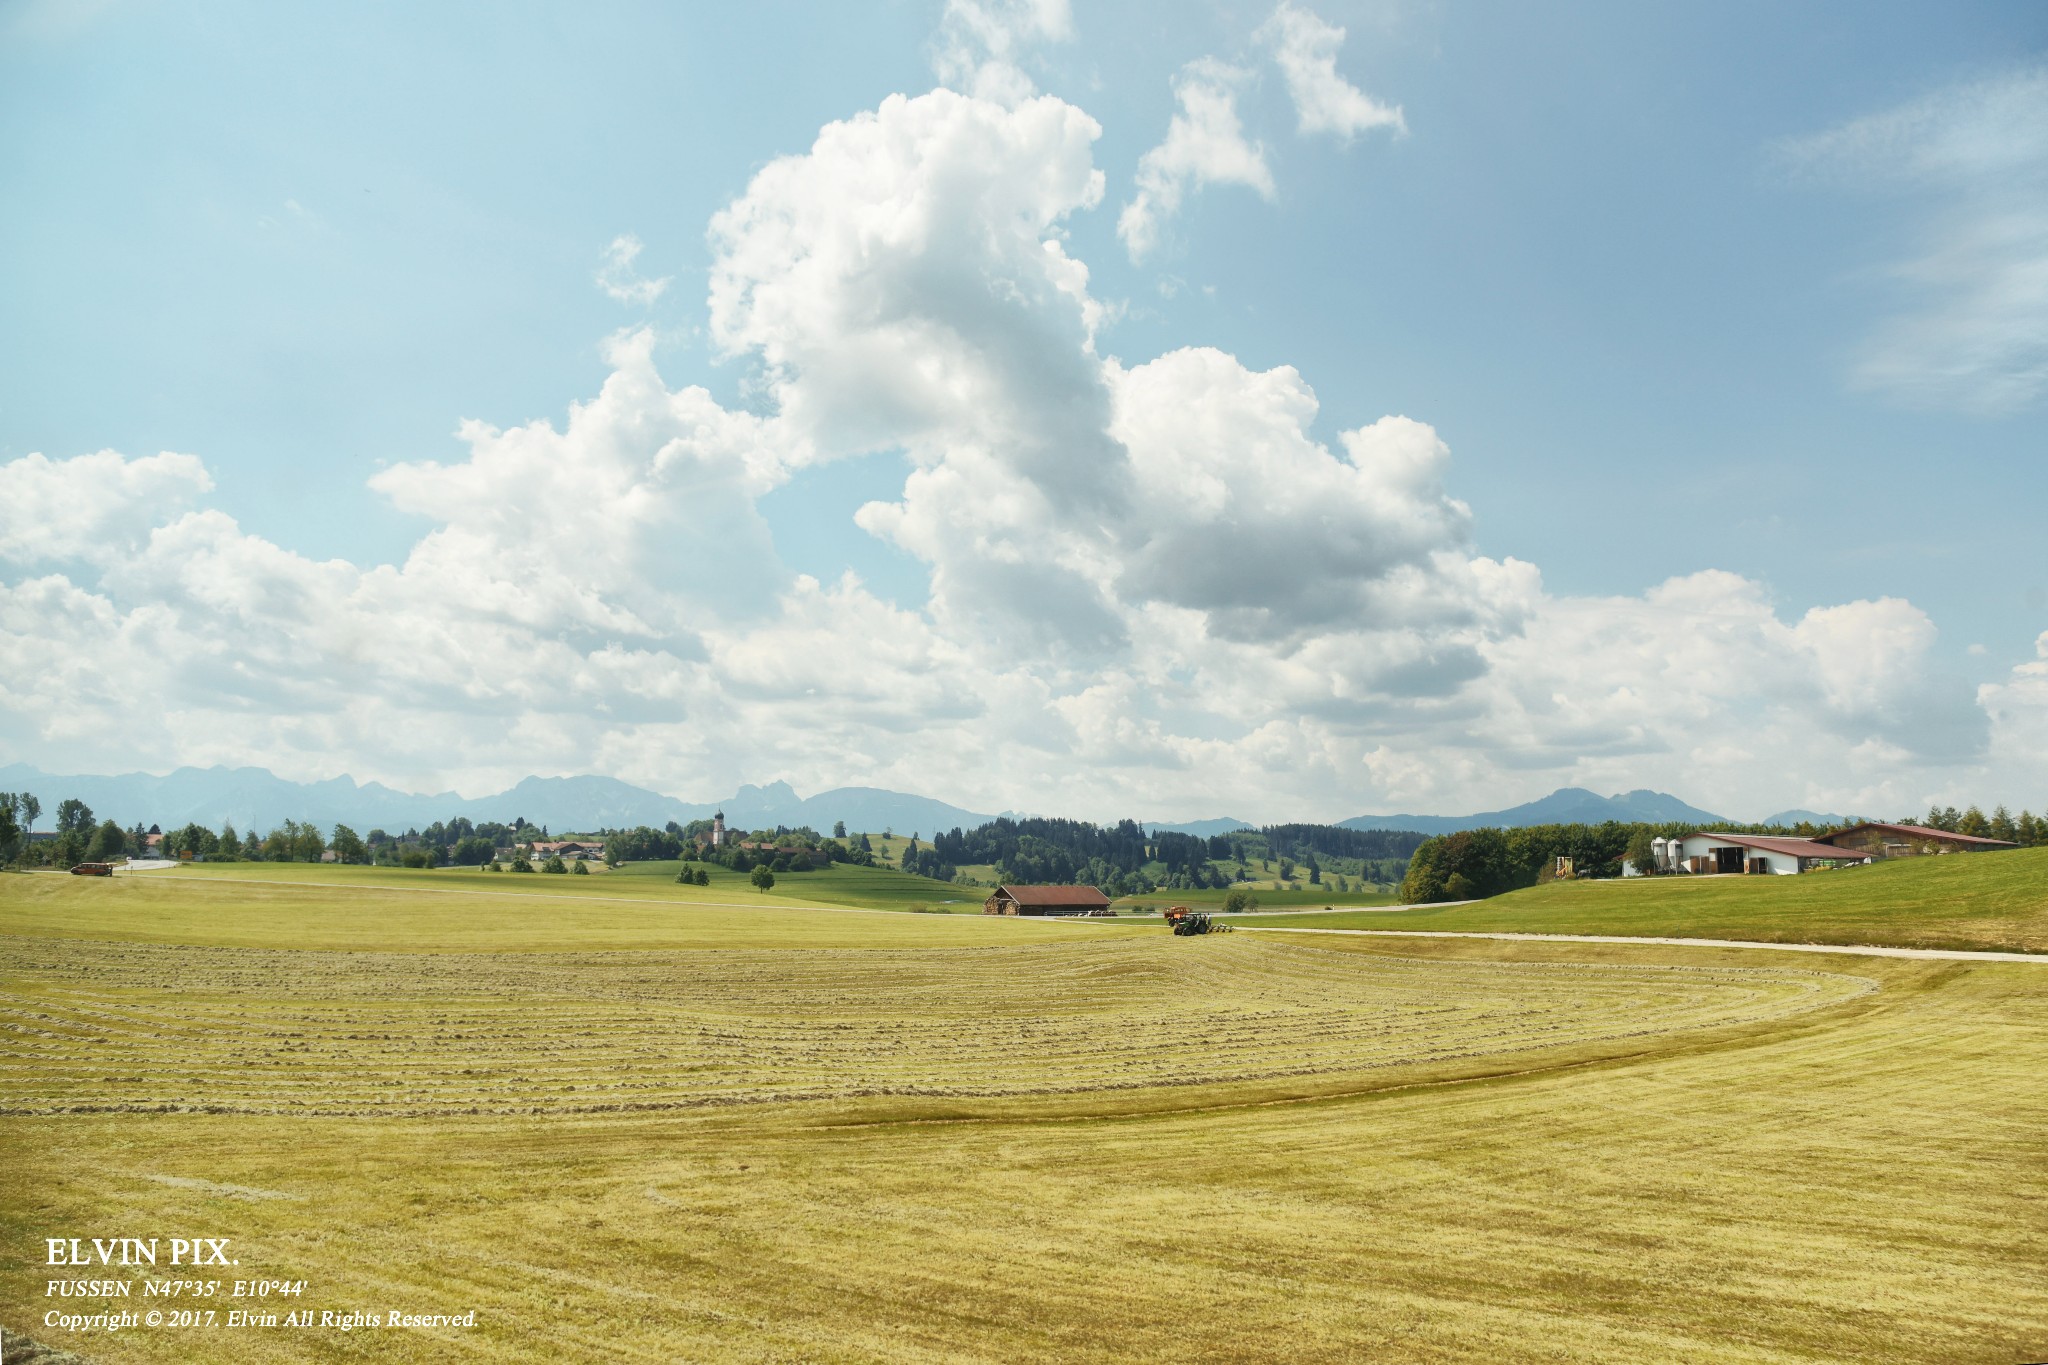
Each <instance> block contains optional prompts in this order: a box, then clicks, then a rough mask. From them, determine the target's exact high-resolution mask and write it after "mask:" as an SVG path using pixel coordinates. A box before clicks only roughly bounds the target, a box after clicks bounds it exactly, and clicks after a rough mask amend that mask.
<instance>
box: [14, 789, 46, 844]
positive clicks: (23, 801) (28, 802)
mask: <svg viewBox="0 0 2048 1365" xmlns="http://www.w3.org/2000/svg"><path fill="white" fill-rule="evenodd" d="M14 808H15V811H16V812H17V813H18V814H19V815H20V817H21V832H22V833H23V834H32V833H34V832H35V828H36V817H37V816H38V815H41V814H42V813H43V803H42V802H41V801H38V800H37V799H36V794H35V793H34V792H22V793H20V794H19V795H17V796H16V797H15V798H14Z"/></svg>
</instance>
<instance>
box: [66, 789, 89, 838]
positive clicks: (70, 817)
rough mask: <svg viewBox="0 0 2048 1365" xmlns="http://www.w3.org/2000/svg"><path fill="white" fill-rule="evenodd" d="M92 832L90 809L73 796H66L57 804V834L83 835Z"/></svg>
mask: <svg viewBox="0 0 2048 1365" xmlns="http://www.w3.org/2000/svg"><path fill="white" fill-rule="evenodd" d="M91 831H92V807H91V806H88V805H86V804H85V802H83V801H80V800H79V799H78V798H77V797H75V796H68V797H66V798H64V800H62V801H60V802H58V803H57V832H58V833H59V834H85V835H89V834H90V833H91Z"/></svg>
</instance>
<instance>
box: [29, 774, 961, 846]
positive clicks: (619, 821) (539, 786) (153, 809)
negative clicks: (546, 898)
mask: <svg viewBox="0 0 2048 1365" xmlns="http://www.w3.org/2000/svg"><path fill="white" fill-rule="evenodd" d="M0 791H30V792H34V793H35V795H36V797H37V799H38V800H40V801H41V802H42V806H43V814H42V818H41V819H40V820H39V821H38V822H37V825H38V827H39V828H45V829H47V828H49V827H50V825H51V823H52V821H53V819H54V817H55V815H56V812H57V803H58V802H59V801H61V800H64V799H65V798H67V797H76V798H78V799H79V800H81V801H83V802H85V804H86V805H88V806H91V807H92V809H93V814H94V816H95V817H96V818H98V819H101V820H107V819H111V820H114V821H116V822H118V823H120V824H122V825H132V824H134V823H135V822H137V821H142V822H143V823H145V824H154V825H160V826H161V827H163V828H164V829H175V828H177V827H178V826H180V825H186V824H190V823H192V822H194V821H197V822H198V823H200V824H202V825H206V826H208V827H209V828H215V829H217V828H219V827H220V825H221V824H222V823H223V822H226V821H233V822H234V824H235V826H236V828H238V829H243V830H247V829H252V828H255V827H257V826H259V825H260V826H261V827H263V828H265V829H269V828H271V827H272V826H274V825H276V824H278V823H279V822H281V821H283V820H285V819H287V818H289V819H293V820H310V821H311V822H313V823H314V824H316V825H323V826H324V825H333V824H337V823H339V824H346V825H352V826H354V827H355V829H356V831H357V832H358V833H363V832H366V831H368V830H371V829H377V828H381V829H388V830H391V831H393V832H396V831H399V830H405V829H418V828H421V827H424V826H426V825H430V824H432V823H434V822H435V821H436V820H450V819H453V818H455V817H456V816H462V817H464V818H465V819H468V820H470V821H472V822H481V821H484V820H498V821H503V822H506V823H510V822H511V821H512V820H514V819H516V818H518V817H520V816H524V817H525V818H526V819H527V820H528V821H529V822H531V823H532V824H536V825H546V826H547V827H548V828H550V829H552V830H554V831H556V832H558V833H559V832H562V831H568V830H576V831H587V830H594V829H617V828H621V827H630V826H633V825H652V826H654V827H655V828H657V829H659V828H660V827H661V826H663V825H665V824H667V823H668V822H669V821H671V820H674V821H676V822H677V823H679V824H688V823H689V822H690V821H692V820H706V819H709V818H710V817H711V816H712V814H713V813H715V812H717V811H721V810H722V811H724V812H725V818H726V820H727V822H728V823H730V824H732V825H733V826H734V827H736V828H740V829H760V828H764V827H768V826H773V825H792V826H794V825H810V826H811V827H812V828H814V829H818V830H821V831H823V830H829V829H831V828H832V825H833V823H834V822H835V821H839V820H844V821H845V822H846V825H847V828H849V829H856V830H868V831H880V830H884V829H893V830H896V831H898V832H900V833H905V834H908V833H910V832H912V831H916V832H919V833H922V834H924V835H925V836H926V837H927V838H929V837H930V836H931V834H932V833H933V832H934V831H936V830H941V829H950V828H952V827H953V826H955V825H959V826H961V827H962V828H969V829H971V828H972V827H974V826H975V825H980V824H986V823H987V822H988V821H989V820H991V819H993V818H994V817H993V816H989V815H983V814H980V813H978V812H975V811H970V810H963V809H961V808H960V807H959V806H952V805H948V804H947V803H945V802H944V801H934V800H932V799H931V798H930V797H925V796H910V795H906V794H904V793H902V792H892V791H883V790H881V789H880V788H877V787H840V788H838V789H836V790H834V791H828V792H820V793H819V794H818V795H816V796H811V797H800V796H798V795H797V794H796V791H795V790H794V789H793V788H792V787H791V786H790V785H789V784H788V783H787V782H771V783H769V784H768V785H767V786H765V787H756V786H751V785H749V786H743V787H741V788H740V789H739V790H738V791H736V792H734V793H733V794H732V795H731V796H730V797H728V798H727V799H726V800H724V801H704V802H690V801H680V800H677V799H676V798H675V797H673V796H664V795H662V794H661V793H660V792H656V791H649V790H648V789H647V788H645V787H636V786H634V785H632V784H631V783H630V782H621V781H619V780H618V779H617V778H613V777H529V778H526V779H524V780H522V781H521V782H519V783H518V784H517V785H516V786H513V787H510V788H508V789H507V790H505V791H502V792H498V793H497V794H495V795H492V796H479V797H473V798H472V797H464V796H458V795H457V794H456V793H454V792H439V793H435V794H432V795H426V794H421V793H415V792H402V791H398V790H396V789H394V788H391V787H387V786H385V785H383V784H382V783H379V782H365V783H358V782H356V781H355V779H353V778H350V777H336V778H330V779H328V780H327V781H324V782H292V781H289V780H287V779H285V778H282V777H278V776H277V775H276V774H274V773H272V772H270V771H269V770H268V769H264V768H224V767H214V768H179V769H177V770H176V771H174V772H171V773H168V774H166V775H164V776H162V777H158V776H154V775H152V774H150V773H124V774H122V775H120V776H118V777H95V776H88V775H73V776H62V775H56V774H51V773H46V772H43V771H41V770H40V769H38V768H34V767H31V766H30V765H28V764H26V763H11V764H9V765H7V766H6V767H4V768H0Z"/></svg>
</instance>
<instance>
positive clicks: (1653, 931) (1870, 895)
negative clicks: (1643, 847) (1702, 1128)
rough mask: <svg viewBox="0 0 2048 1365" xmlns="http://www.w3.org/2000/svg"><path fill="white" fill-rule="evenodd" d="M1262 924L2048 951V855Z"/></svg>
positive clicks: (1610, 887) (1552, 894)
mask: <svg viewBox="0 0 2048 1365" xmlns="http://www.w3.org/2000/svg"><path fill="white" fill-rule="evenodd" d="M1258 922H1259V923H1261V924H1290V923H1292V924H1298V925H1302V926H1313V927H1315V928H1321V929H1334V928H1344V927H1349V928H1358V929H1401V928H1409V929H1454V930H1455V929H1463V930H1471V931H1475V932H1500V931H1510V932H1530V933H1555V934H1629V935H1636V936H1642V937H1675V938H1719V939H1750V940H1756V941H1761V942H1766V943H1879V944H1886V945H1889V946H1892V947H1900V948H1950V949H1955V948H1962V949H1989V950H1992V951H2004V952H2048V848H2022V849H2012V850H2007V851H2003V852H1997V853H1973V854H1957V855H1949V856H1946V857H1927V858H1902V859H1898V860H1896V861H1893V862H1887V863H1879V864H1877V865H1875V866H1872V867H1856V868H1844V869H1839V870H1836V871H1832V872H1810V873H1807V874H1805V875H1803V876H1797V877H1688V876H1673V877H1630V878H1625V879H1621V880H1610V881H1582V882H1554V883H1552V884H1550V885H1548V886H1537V887H1531V888H1529V889H1528V890H1524V891H1511V892H1509V893H1508V894H1507V895H1505V896H1495V897H1494V898H1492V899H1491V900H1484V901H1477V902H1474V903H1472V904H1469V905H1450V906H1443V907H1439V908H1425V909H1417V910H1399V911H1389V912H1385V913H1366V914H1361V915H1357V916H1350V917H1346V916H1330V915H1316V916H1314V917H1312V918H1311V917H1308V916H1304V917H1302V918H1301V919H1299V920H1286V919H1278V918H1267V919H1261V920H1259V921H1258Z"/></svg>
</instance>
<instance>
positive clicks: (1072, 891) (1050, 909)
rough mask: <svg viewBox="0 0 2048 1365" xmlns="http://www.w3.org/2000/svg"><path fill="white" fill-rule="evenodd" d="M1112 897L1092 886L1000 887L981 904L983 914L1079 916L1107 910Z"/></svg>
mask: <svg viewBox="0 0 2048 1365" xmlns="http://www.w3.org/2000/svg"><path fill="white" fill-rule="evenodd" d="M1108 908H1109V897H1107V896H1105V895H1103V894H1102V892H1101V891H1099V890H1098V889H1096V888H1095V887H1092V886H999V887H997V888H996V891H995V894H994V895H992V896H990V897H989V898H988V899H987V900H985V901H983V902H982V905H981V913H982V914H984V915H1078V914H1081V913H1082V912H1083V911H1087V910H1107V909H1108Z"/></svg>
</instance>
